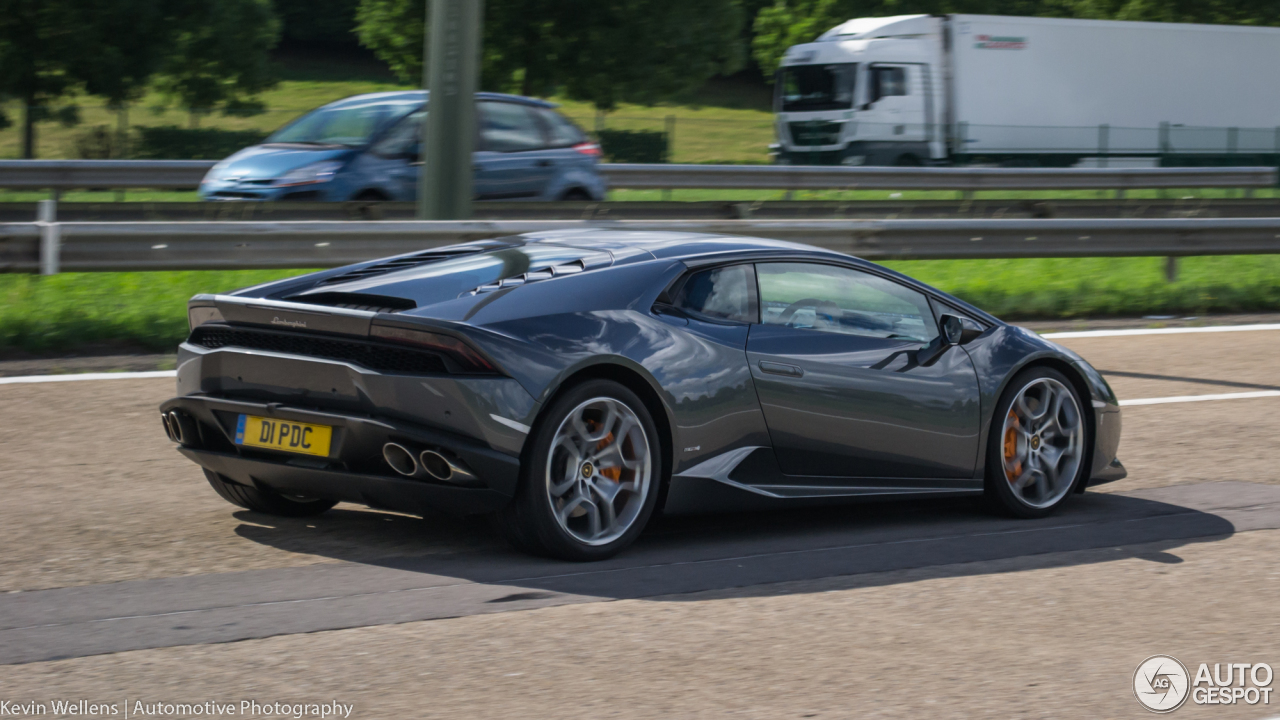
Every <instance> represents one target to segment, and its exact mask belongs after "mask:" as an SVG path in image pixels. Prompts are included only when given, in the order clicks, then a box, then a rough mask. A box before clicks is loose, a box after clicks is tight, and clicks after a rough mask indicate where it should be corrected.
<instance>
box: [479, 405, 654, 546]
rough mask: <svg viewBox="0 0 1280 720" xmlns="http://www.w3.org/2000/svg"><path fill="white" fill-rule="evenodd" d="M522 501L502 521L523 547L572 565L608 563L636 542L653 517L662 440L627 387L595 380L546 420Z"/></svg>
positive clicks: (524, 469)
mask: <svg viewBox="0 0 1280 720" xmlns="http://www.w3.org/2000/svg"><path fill="white" fill-rule="evenodd" d="M529 442H530V443H531V444H530V450H529V452H528V455H527V459H526V460H527V461H526V462H524V463H522V464H521V479H520V487H519V490H518V491H517V493H516V497H515V499H514V500H513V501H512V503H511V505H510V506H508V507H507V508H506V509H505V510H504V511H503V512H501V513H500V514H499V516H498V522H499V523H500V525H501V528H502V530H503V531H504V533H505V534H506V536H507V537H508V539H510V540H511V541H512V542H513V543H515V544H516V545H517V546H519V547H521V548H523V549H525V550H528V551H530V552H535V553H538V554H543V555H550V556H553V557H558V558H561V559H565V560H603V559H605V558H608V557H611V556H613V555H614V554H616V553H617V552H618V551H620V550H622V549H623V548H625V547H626V546H628V545H630V544H631V543H632V542H634V541H635V539H636V537H637V536H639V535H640V532H641V531H642V530H643V529H644V526H645V524H646V523H647V522H648V521H649V518H650V516H652V514H653V508H654V505H655V504H656V501H657V497H658V490H659V485H660V482H661V476H662V473H661V470H660V468H662V467H663V465H662V457H661V449H660V448H661V443H659V441H658V432H657V428H656V427H655V425H654V423H653V419H652V417H650V415H649V412H648V410H647V409H646V408H645V405H644V403H643V402H642V401H641V400H640V398H638V397H637V396H636V394H635V393H633V392H631V391H630V390H628V389H627V388H626V387H624V386H622V385H620V384H618V383H615V382H612V381H608V380H590V381H587V382H584V383H582V384H581V385H578V386H576V387H573V388H571V389H570V390H568V391H567V392H565V393H564V394H563V395H561V397H560V398H559V399H557V400H556V401H555V402H554V403H553V404H552V405H551V407H549V408H548V409H547V412H546V414H545V415H544V416H543V417H542V418H541V419H540V420H539V422H538V424H537V425H536V426H535V428H534V430H533V432H532V434H531V435H530V438H529Z"/></svg>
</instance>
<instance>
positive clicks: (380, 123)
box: [266, 101, 422, 147]
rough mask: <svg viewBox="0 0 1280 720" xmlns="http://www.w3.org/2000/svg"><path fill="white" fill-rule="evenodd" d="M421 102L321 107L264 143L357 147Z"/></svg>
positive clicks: (285, 127) (278, 131)
mask: <svg viewBox="0 0 1280 720" xmlns="http://www.w3.org/2000/svg"><path fill="white" fill-rule="evenodd" d="M421 105H422V102H421V101H412V102H386V101H381V102H373V103H364V104H360V105H345V106H341V107H334V108H320V109H319V110H313V111H311V112H309V113H307V114H306V115H303V116H302V117H300V118H298V119H297V120H294V121H293V122H291V123H289V124H288V125H286V126H284V127H283V128H281V129H279V130H277V131H276V132H275V133H274V134H273V135H272V136H271V137H269V138H267V139H266V143H301V144H305V145H347V146H349V147H357V146H360V145H364V144H365V143H367V142H369V138H370V137H372V136H373V134H374V133H375V132H377V131H379V130H381V129H382V128H384V127H386V126H387V125H389V124H390V123H392V122H395V121H396V120H399V119H400V118H402V117H404V116H405V115H408V114H409V113H410V112H412V111H413V110H415V109H417V108H418V107H421Z"/></svg>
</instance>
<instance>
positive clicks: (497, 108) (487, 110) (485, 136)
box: [479, 101, 547, 152]
mask: <svg viewBox="0 0 1280 720" xmlns="http://www.w3.org/2000/svg"><path fill="white" fill-rule="evenodd" d="M479 105H480V147H481V149H484V150H492V151H494V152H520V151H521V150H537V149H539V148H543V147H546V145H547V143H546V139H545V138H544V137H543V136H542V127H541V126H540V125H539V124H538V121H537V120H536V119H535V118H534V117H533V113H532V112H531V108H529V107H528V106H525V105H519V104H517V103H509V102H492V101H490V102H481V103H479Z"/></svg>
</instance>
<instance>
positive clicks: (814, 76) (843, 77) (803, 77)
mask: <svg viewBox="0 0 1280 720" xmlns="http://www.w3.org/2000/svg"><path fill="white" fill-rule="evenodd" d="M857 69H858V64H857V63H841V64H838V65H790V66H788V67H784V68H781V69H779V70H778V78H777V83H776V85H775V87H776V88H777V89H776V102H775V104H776V105H777V110H778V112H810V111H814V110H848V109H849V108H852V107H853V88H854V81H855V79H856V78H857Z"/></svg>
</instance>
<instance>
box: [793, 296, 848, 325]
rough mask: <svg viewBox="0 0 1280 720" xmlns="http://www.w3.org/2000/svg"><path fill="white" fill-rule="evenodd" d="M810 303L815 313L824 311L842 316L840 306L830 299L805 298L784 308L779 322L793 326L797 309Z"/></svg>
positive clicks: (836, 316)
mask: <svg viewBox="0 0 1280 720" xmlns="http://www.w3.org/2000/svg"><path fill="white" fill-rule="evenodd" d="M810 305H812V306H813V310H814V313H815V314H816V313H818V312H823V313H826V314H827V315H830V316H831V317H832V318H835V319H837V320H838V319H839V318H840V316H841V314H842V311H841V310H840V306H839V305H836V304H835V303H833V302H831V301H830V300H820V299H818V298H803V299H800V300H797V301H795V302H793V303H791V304H790V305H788V306H787V309H786V310H783V311H782V313H781V314H780V315H778V324H779V325H786V326H788V327H792V325H791V318H793V317H795V314H796V311H797V310H799V309H800V308H802V307H809V306H810Z"/></svg>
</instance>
